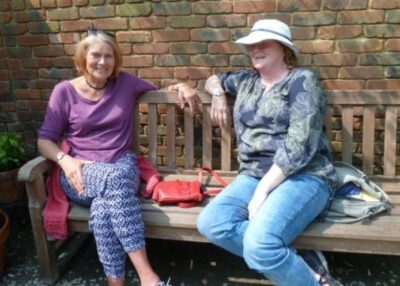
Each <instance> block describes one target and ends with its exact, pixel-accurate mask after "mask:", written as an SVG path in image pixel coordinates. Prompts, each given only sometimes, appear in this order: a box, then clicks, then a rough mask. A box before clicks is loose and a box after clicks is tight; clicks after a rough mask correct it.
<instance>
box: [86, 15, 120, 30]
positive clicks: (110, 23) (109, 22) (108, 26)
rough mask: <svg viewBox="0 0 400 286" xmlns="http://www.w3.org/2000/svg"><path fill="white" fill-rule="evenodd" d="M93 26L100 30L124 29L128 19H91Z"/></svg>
mask: <svg viewBox="0 0 400 286" xmlns="http://www.w3.org/2000/svg"><path fill="white" fill-rule="evenodd" d="M93 25H94V27H95V28H98V29H102V30H117V31H118V30H126V28H128V20H126V19H121V18H105V19H95V20H93Z"/></svg>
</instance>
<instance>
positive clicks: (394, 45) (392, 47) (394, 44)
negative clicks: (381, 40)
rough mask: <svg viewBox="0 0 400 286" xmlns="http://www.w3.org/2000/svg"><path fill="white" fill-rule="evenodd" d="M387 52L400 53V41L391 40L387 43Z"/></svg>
mask: <svg viewBox="0 0 400 286" xmlns="http://www.w3.org/2000/svg"><path fill="white" fill-rule="evenodd" d="M385 50H386V51H388V52H398V51H400V39H389V40H387V41H386V43H385Z"/></svg>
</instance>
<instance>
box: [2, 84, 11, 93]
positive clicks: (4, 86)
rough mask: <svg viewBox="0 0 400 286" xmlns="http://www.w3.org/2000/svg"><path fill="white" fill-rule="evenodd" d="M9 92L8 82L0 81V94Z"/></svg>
mask: <svg viewBox="0 0 400 286" xmlns="http://www.w3.org/2000/svg"><path fill="white" fill-rule="evenodd" d="M10 90H11V88H10V83H9V82H8V81H0V93H2V92H6V91H10Z"/></svg>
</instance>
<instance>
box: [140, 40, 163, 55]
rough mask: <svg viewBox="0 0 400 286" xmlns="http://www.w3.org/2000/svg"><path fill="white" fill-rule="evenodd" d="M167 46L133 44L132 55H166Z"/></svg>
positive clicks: (160, 44)
mask: <svg viewBox="0 0 400 286" xmlns="http://www.w3.org/2000/svg"><path fill="white" fill-rule="evenodd" d="M168 52H169V45H168V44H167V43H148V44H147V43H146V44H134V45H133V53H135V54H167V53H168Z"/></svg>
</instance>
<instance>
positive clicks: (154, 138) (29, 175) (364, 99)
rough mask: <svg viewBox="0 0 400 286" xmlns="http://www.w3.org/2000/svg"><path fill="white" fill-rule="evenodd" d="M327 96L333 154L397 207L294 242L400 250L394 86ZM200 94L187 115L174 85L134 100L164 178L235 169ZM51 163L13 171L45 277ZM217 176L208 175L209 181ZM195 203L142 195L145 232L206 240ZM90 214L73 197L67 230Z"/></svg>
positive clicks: (84, 224)
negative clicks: (202, 169) (22, 187)
mask: <svg viewBox="0 0 400 286" xmlns="http://www.w3.org/2000/svg"><path fill="white" fill-rule="evenodd" d="M327 96H328V104H329V112H328V115H327V117H326V129H327V130H326V132H327V134H328V135H329V136H330V139H331V141H332V143H333V146H334V149H335V150H341V151H340V152H339V153H335V156H336V159H341V160H344V161H347V162H350V163H353V164H355V165H357V166H359V167H360V168H361V169H362V170H364V172H365V173H367V174H368V175H370V176H371V178H372V179H373V180H375V182H377V183H378V184H379V185H380V186H382V187H383V188H384V189H385V190H386V191H387V192H388V194H389V195H390V196H391V198H392V201H393V203H394V205H395V206H397V208H394V209H393V211H392V212H391V214H390V215H389V214H385V215H381V216H379V217H377V218H376V219H374V220H373V221H371V222H369V223H357V224H351V225H341V224H331V223H322V222H317V221H316V222H315V223H313V224H312V225H310V227H308V228H307V229H306V230H305V231H304V233H303V234H302V235H301V236H300V237H299V238H298V239H297V240H296V241H295V243H294V244H295V246H296V247H298V248H304V249H309V248H311V249H321V250H324V251H338V252H354V253H369V254H387V255H400V227H399V226H400V208H398V205H399V204H400V177H399V175H398V173H399V169H400V163H399V162H398V160H397V154H398V152H399V151H397V150H398V148H399V147H398V146H397V137H398V136H399V131H398V117H399V114H398V108H399V105H400V92H398V91H383V90H367V91H356V90H354V91H327ZM201 98H202V112H201V113H200V114H199V115H197V116H195V117H192V116H191V115H190V112H189V110H188V108H185V110H184V111H181V110H180V109H179V108H178V107H177V97H176V95H175V94H174V93H173V92H165V91H162V92H159V91H157V92H149V93H147V94H145V95H143V96H142V97H141V98H140V99H139V104H138V105H136V106H135V111H136V112H137V113H136V114H139V112H138V111H143V112H145V113H140V114H141V115H140V116H137V118H136V120H135V129H134V132H135V134H136V138H138V139H140V140H137V142H135V147H134V149H135V150H137V151H139V152H141V153H145V155H147V156H148V158H149V159H150V160H151V161H152V162H153V163H154V164H155V165H156V166H158V167H159V170H160V171H161V172H162V174H163V175H164V176H165V179H170V178H181V179H184V180H195V179H196V176H197V173H196V168H197V167H199V166H207V167H213V168H214V169H216V170H218V172H219V173H220V174H221V175H223V177H224V178H225V179H226V180H227V181H231V180H232V179H233V178H234V177H235V175H236V169H237V163H236V160H235V155H236V153H235V152H236V149H235V148H234V147H233V146H235V143H234V140H235V138H234V135H233V134H234V132H233V129H231V128H226V129H222V130H221V129H219V128H218V127H213V126H212V124H211V121H210V116H209V114H210V108H211V106H210V104H211V101H210V97H209V96H208V95H207V94H201ZM139 141H141V142H139ZM178 146H179V147H178ZM182 150H183V151H182ZM182 152H183V154H181V153H182ZM218 153H220V154H218ZM396 164H397V167H396ZM51 166H52V163H51V162H49V161H47V160H46V159H45V158H43V157H38V158H35V159H33V160H32V161H30V162H28V163H27V164H26V165H25V166H23V167H22V168H21V170H20V172H19V179H20V180H22V181H25V183H26V190H27V193H28V198H29V210H30V217H31V223H32V228H33V234H34V239H35V246H36V251H37V255H38V260H39V266H40V275H41V278H42V279H43V282H45V283H48V284H52V283H54V282H55V281H56V280H57V279H58V277H59V274H60V273H59V268H58V264H57V251H56V248H57V246H58V245H59V244H60V243H59V242H56V241H51V240H49V239H48V238H47V236H46V234H45V231H44V229H43V223H42V222H43V219H42V210H43V207H44V205H45V202H46V192H45V188H44V182H45V174H46V172H47V171H48V170H49V168H51ZM396 168H397V170H396ZM216 183H217V182H216V181H214V180H212V179H210V178H208V181H207V186H208V187H212V186H213V185H215V184H216ZM205 203H207V202H205ZM201 209H202V206H199V207H194V208H188V209H181V208H178V207H174V206H163V207H160V206H158V205H156V204H154V203H153V202H152V201H150V200H145V201H144V202H143V213H144V220H145V223H146V233H147V236H148V237H149V238H158V239H170V240H183V241H195V242H207V241H206V239H205V238H204V237H202V236H201V235H200V234H199V233H198V232H197V230H196V218H197V215H198V213H199V212H200V211H201ZM88 215H89V213H88V210H87V209H85V208H82V207H78V206H76V205H72V207H71V210H70V212H69V215H68V225H69V229H70V231H71V233H74V232H88Z"/></svg>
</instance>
